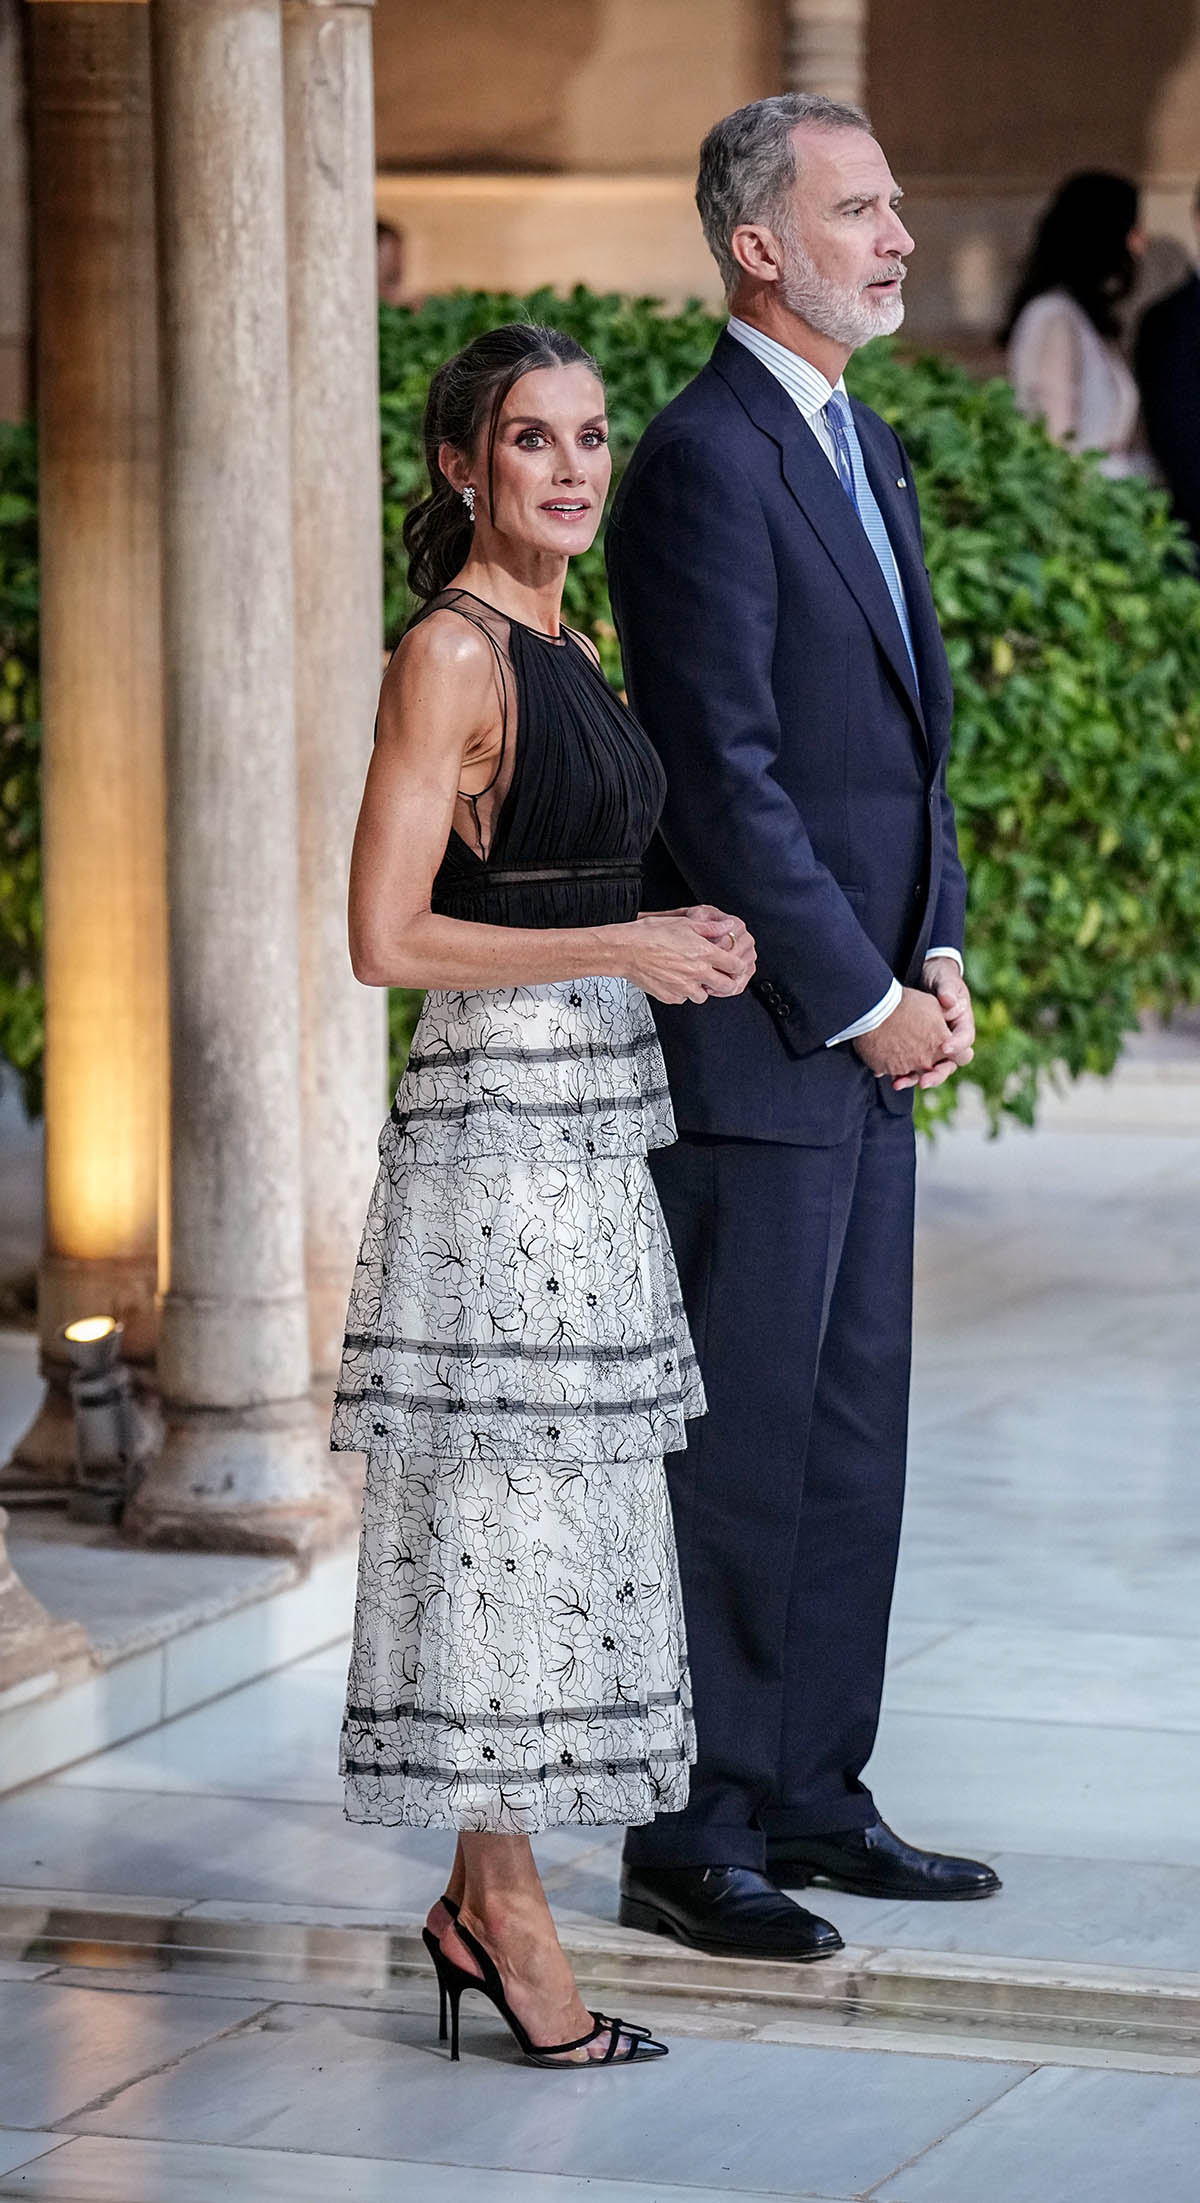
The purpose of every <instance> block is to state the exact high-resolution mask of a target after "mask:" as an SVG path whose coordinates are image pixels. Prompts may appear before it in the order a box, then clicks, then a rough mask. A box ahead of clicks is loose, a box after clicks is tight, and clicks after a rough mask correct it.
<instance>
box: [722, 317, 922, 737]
mask: <svg viewBox="0 0 1200 2203" xmlns="http://www.w3.org/2000/svg"><path fill="white" fill-rule="evenodd" d="M712 364H713V367H714V368H715V369H716V371H717V373H718V374H719V375H720V376H721V378H722V380H723V381H724V382H726V383H728V385H729V387H730V389H731V390H732V391H733V393H734V396H735V397H736V398H737V400H738V402H739V404H740V405H741V406H742V408H743V410H744V411H745V412H746V413H747V414H748V415H749V417H750V419H751V420H752V421H753V422H754V425H755V427H756V428H759V429H761V430H762V432H763V434H764V435H765V436H769V437H771V439H772V441H773V442H774V443H776V444H778V446H779V452H780V459H781V464H782V470H783V478H784V481H785V482H786V483H787V486H788V488H789V490H790V491H791V493H792V496H793V497H794V498H795V500H796V503H797V504H798V505H799V507H800V510H801V511H802V513H803V514H804V516H805V519H806V520H807V521H808V523H809V526H810V527H811V528H812V529H813V531H814V533H815V534H816V535H817V536H818V537H819V538H820V540H821V542H822V544H823V545H824V547H825V550H826V551H827V552H828V554H829V556H830V558H831V559H832V560H833V562H834V565H835V566H836V567H837V569H838V572H839V573H840V574H841V577H842V580H843V581H844V582H845V584H846V586H847V588H848V589H849V590H850V591H851V593H852V595H853V596H854V597H855V598H856V600H857V602H858V605H859V607H860V609H861V611H862V612H863V614H864V616H865V617H866V619H867V621H868V622H869V624H870V627H871V631H872V633H873V634H874V636H875V640H876V642H877V643H878V645H879V648H880V649H881V650H882V652H883V654H884V657H885V658H886V659H887V662H888V664H889V666H890V667H891V670H892V672H893V674H894V675H895V677H896V681H897V684H898V686H899V687H900V690H901V692H902V694H903V696H904V698H905V701H906V703H907V704H908V707H909V710H910V711H911V713H912V716H913V719H914V720H915V722H916V726H917V729H918V732H919V733H920V734H921V736H922V737H924V735H925V717H924V713H923V711H922V709H921V699H920V697H919V695H918V693H917V684H916V680H915V677H914V675H913V669H912V664H911V661H910V659H909V655H908V651H907V649H906V647H905V642H904V636H903V633H902V632H901V627H900V622H899V619H898V618H897V616H896V607H895V605H894V604H893V603H892V598H891V592H890V590H889V588H888V585H887V583H886V581H885V580H884V578H883V574H882V572H881V571H880V566H879V561H878V559H877V558H876V556H875V553H874V551H873V550H872V549H871V546H870V544H869V543H868V541H867V538H866V533H865V531H864V529H863V525H862V522H861V520H860V519H859V517H858V514H857V513H856V512H855V510H854V507H853V506H852V505H851V503H850V500H849V498H848V497H847V495H846V492H845V490H844V489H843V488H842V485H841V483H840V482H839V480H838V477H837V475H836V474H835V473H834V470H833V468H832V467H831V466H830V464H829V461H828V459H827V458H826V457H825V454H824V452H823V451H822V450H821V447H820V445H819V444H818V442H817V440H816V437H815V436H814V435H813V433H812V430H811V429H810V428H809V426H808V423H807V422H806V421H805V420H804V419H803V417H802V416H801V414H800V413H799V412H798V410H797V408H796V406H795V405H794V404H793V402H792V400H791V398H790V397H789V396H788V394H787V392H786V390H784V389H783V388H782V386H781V385H780V384H779V383H777V382H776V380H775V377H774V376H773V375H772V374H771V373H770V371H769V369H767V368H765V367H764V366H763V364H762V361H761V360H757V359H755V357H754V354H753V353H752V352H748V351H747V350H746V347H745V345H744V344H739V343H738V341H737V339H736V337H731V336H728V335H726V334H722V335H721V336H720V337H719V338H718V340H717V345H716V350H715V351H714V353H713V358H712ZM860 441H861V435H860ZM864 456H865V450H864ZM868 471H870V470H868ZM870 478H871V486H872V488H873V489H874V490H875V494H876V497H877V499H878V498H879V491H878V488H877V487H876V482H875V478H874V475H871V477H870ZM894 495H895V492H894V490H893V497H894ZM879 503H880V510H881V511H882V512H883V515H884V519H885V520H886V521H887V523H888V526H889V529H890V526H891V519H892V514H891V511H890V510H889V508H888V507H887V506H886V505H885V504H884V503H883V501H882V499H880V500H879ZM897 564H900V560H899V556H898V557H897ZM901 574H902V576H904V568H903V566H902V565H901ZM921 580H922V584H923V585H924V581H925V576H924V569H923V567H922V574H921ZM907 588H908V583H907V578H906V577H905V589H906V591H907ZM919 662H920V661H919V660H918V663H919Z"/></svg>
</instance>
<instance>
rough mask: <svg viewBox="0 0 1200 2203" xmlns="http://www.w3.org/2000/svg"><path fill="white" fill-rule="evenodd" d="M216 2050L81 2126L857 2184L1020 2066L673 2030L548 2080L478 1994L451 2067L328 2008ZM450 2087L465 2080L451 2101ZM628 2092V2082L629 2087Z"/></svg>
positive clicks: (405, 2022)
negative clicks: (661, 2042)
mask: <svg viewBox="0 0 1200 2203" xmlns="http://www.w3.org/2000/svg"><path fill="white" fill-rule="evenodd" d="M295 2017H296V2015H295V2014H294V2013H289V2015H287V2019H288V2023H287V2024H286V2026H280V2027H278V2028H276V2029H273V2030H264V2031H257V2032H255V2033H254V2034H253V2035H247V2036H243V2037H241V2038H239V2039H238V2040H237V2041H236V2042H233V2043H225V2044H222V2043H214V2044H213V2045H211V2046H210V2047H209V2048H208V2049H203V2050H200V2051H198V2052H196V2054H195V2055H194V2056H192V2057H189V2058H187V2059H185V2060H184V2061H183V2062H182V2064H179V2065H176V2066H174V2067H173V2068H172V2069H171V2070H170V2071H168V2072H165V2073H162V2074H158V2075H154V2076H151V2077H150V2078H149V2079H148V2080H146V2081H143V2082H140V2083H138V2084H136V2085H135V2086H133V2087H131V2088H128V2089H126V2090H124V2091H123V2093H122V2094H121V2095H120V2096H119V2097H117V2098H116V2099H114V2101H112V2102H111V2103H109V2104H107V2105H106V2106H105V2107H104V2108H103V2109H102V2110H100V2111H97V2112H94V2113H91V2114H86V2115H85V2116H84V2117H83V2119H82V2120H76V2121H75V2122H74V2124H75V2125H76V2126H78V2127H82V2128H83V2129H84V2130H85V2131H88V2132H92V2133H110V2134H112V2133H121V2134H134V2135H142V2136H145V2137H152V2136H157V2137H158V2138H160V2139H168V2138H169V2139H178V2140H187V2141H205V2142H225V2143H236V2142H238V2141H246V2140H250V2139H253V2140H254V2142H255V2143H256V2144H261V2145H265V2146H269V2145H273V2144H274V2145H279V2144H286V2145H287V2146H289V2147H291V2148H295V2149H301V2150H320V2151H325V2152H329V2153H332V2154H334V2155H350V2156H359V2155H362V2156H366V2157H388V2156H398V2157H405V2158H417V2159H418V2160H419V2159H423V2158H430V2159H433V2160H436V2161H441V2162H445V2161H447V2160H450V2161H452V2162H454V2163H456V2164H461V2165H476V2166H479V2167H484V2166H495V2167H498V2168H499V2169H500V2170H503V2171H529V2172H540V2173H557V2174H561V2175H571V2176H573V2177H577V2178H582V2177H585V2176H588V2177H591V2178H594V2179H603V2180H625V2181H634V2182H636V2181H639V2180H640V2181H642V2182H643V2183H653V2182H655V2181H659V2182H662V2183H664V2184H665V2185H670V2184H672V2183H674V2184H677V2185H679V2186H681V2187H687V2186H688V2185H689V2184H690V2185H693V2186H695V2185H699V2186H702V2187H703V2186H710V2187H712V2186H716V2187H718V2188H719V2187H721V2186H722V2185H725V2186H729V2187H733V2188H734V2189H735V2190H736V2189H738V2188H742V2189H747V2188H748V2189H750V2190H752V2191H753V2190H754V2189H755V2188H765V2189H767V2190H768V2191H769V2190H771V2189H775V2190H778V2191H781V2192H782V2193H784V2194H790V2195H796V2194H801V2195H803V2194H812V2195H817V2196H820V2195H826V2196H844V2195H847V2194H848V2195H852V2196H853V2195H857V2194H858V2193H859V2192H860V2191H861V2190H862V2189H864V2188H867V2187H870V2186H871V2185H872V2184H873V2183H874V2182H876V2181H879V2180H881V2179H882V2178H884V2177H885V2175H886V2174H887V2173H889V2172H891V2171H893V2170H894V2169H895V2168H896V2167H897V2166H898V2165H900V2164H903V2163H904V2162H905V2161H906V2160H907V2159H909V2158H911V2157H912V2156H914V2155H915V2154H916V2152H917V2151H918V2150H920V2149H921V2148H924V2147H927V2146H928V2145H929V2144H930V2143H931V2142H932V2141H933V2140H934V2139H936V2138H937V2137H938V2136H940V2135H942V2134H944V2133H946V2132H947V2131H948V2130H949V2129H951V2128H953V2127H954V2126H955V2125H957V2124H958V2123H959V2122H960V2121H961V2120H963V2119H966V2118H970V2117H972V2116H973V2115H974V2113H975V2112H976V2111H978V2110H980V2109H982V2107H983V2106H984V2105H985V2104H988V2103H992V2102H994V2101H995V2100H996V2099H997V2098H998V2097H999V2096H1000V2095H1002V2094H1003V2093H1004V2092H1005V2090H1006V2089H1007V2088H1009V2087H1010V2086H1012V2084H1013V2082H1014V2080H1017V2079H1019V2078H1020V2077H1021V2074H1022V2072H1023V2071H1024V2068H1022V2067H1020V2066H1005V2065H994V2064H988V2065H984V2064H968V2063H967V2062H966V2061H965V2060H955V2059H937V2058H907V2057H898V2056H895V2055H889V2054H881V2055H879V2056H873V2055H871V2054H870V2053H861V2054H858V2053H856V2054H855V2057H854V2065H853V2069H852V2085H850V2080H849V2077H848V2076H847V2074H846V2067H845V2062H844V2057H843V2055H842V2054H841V2053H839V2052H837V2051H832V2050H810V2049H805V2050H795V2049H791V2048H785V2047H782V2046H779V2045H775V2044H746V2043H729V2042H713V2041H684V2040H677V2041H676V2043H675V2044H674V2046H673V2048H672V2051H671V2055H670V2057H669V2058H667V2059H666V2060H664V2061H663V2062H662V2063H661V2064H658V2065H654V2066H647V2067H646V2068H645V2070H644V2071H641V2072H638V2071H626V2072H618V2073H616V2074H613V2073H611V2072H609V2073H603V2072H600V2071H595V2072H591V2073H582V2074H578V2075H576V2074H563V2073H539V2072H536V2071H533V2070H531V2069H530V2068H528V2067H526V2066H523V2065H520V2064H517V2063H516V2062H514V2058H513V2055H512V2054H511V2045H510V2044H509V2043H508V2040H507V2037H506V2036H504V2035H503V2034H502V2033H501V2031H500V2029H499V2025H498V2023H497V2022H496V2021H495V2020H494V2018H493V2017H492V2016H491V2015H488V2014H487V2013H486V2012H485V2011H484V2009H483V2007H482V2006H480V2005H478V2002H477V2008H476V2011H475V2012H474V2013H470V2014H469V2015H468V2018H467V2022H466V2033H465V2036H464V2042H465V2049H466V2052H467V2055H466V2056H465V2057H464V2060H463V2063H462V2065H461V2066H460V2067H459V2069H458V2071H457V2072H456V2073H455V2074H453V2075H452V2076H448V2072H447V2061H446V2057H445V2053H444V2051H443V2050H441V2049H440V2048H439V2046H438V2045H437V2044H436V2042H435V2041H434V2040H433V2032H432V2027H431V2024H430V2021H429V2020H428V2019H426V2018H423V2017H420V2016H417V2015H408V2014H404V2015H395V2014H378V2013H361V2012H360V2013H344V2012H343V2013H339V2014H336V2015H331V2014H329V2013H324V2014H322V2015H320V2017H319V2018H317V2019H315V2020H314V2021H313V2023H312V2024H310V2025H299V2026H295V2025H293V2024H292V2021H293V2019H294V2018H295ZM448 2081H452V2084H453V2096H452V2098H451V2097H450V2095H449V2091H448ZM618 2089H620V2090H621V2091H622V2093H620V2094H618V2093H617V2090H618Z"/></svg>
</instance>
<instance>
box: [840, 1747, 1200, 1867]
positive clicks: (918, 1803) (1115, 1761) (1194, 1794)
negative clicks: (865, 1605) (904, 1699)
mask: <svg viewBox="0 0 1200 2203" xmlns="http://www.w3.org/2000/svg"><path fill="white" fill-rule="evenodd" d="M867 1780H868V1781H869V1782H870V1785H871V1788H872V1790H873V1792H874V1794H875V1796H876V1798H877V1799H878V1800H879V1803H880V1805H881V1807H882V1809H883V1811H884V1814H885V1817H886V1818H887V1819H888V1820H889V1821H890V1822H891V1823H892V1824H893V1826H895V1827H897V1828H899V1829H902V1830H903V1831H904V1833H905V1834H906V1835H907V1836H908V1838H909V1839H910V1841H912V1842H914V1843H928V1844H931V1845H934V1846H936V1847H937V1848H940V1849H942V1850H954V1851H967V1852H969V1853H971V1854H973V1855H974V1854H977V1853H983V1854H987V1855H990V1854H991V1853H992V1852H995V1851H1032V1852H1039V1853H1042V1854H1049V1855H1051V1856H1054V1857H1058V1858H1061V1859H1071V1858H1082V1859H1129V1860H1131V1861H1132V1860H1141V1861H1143V1862H1144V1863H1147V1864H1152V1865H1172V1866H1200V1812H1198V1811H1197V1801H1198V1800H1200V1736H1195V1735H1176V1734H1164V1733H1163V1732H1161V1731H1156V1730H1149V1731H1140V1730H1133V1729H1109V1728H1087V1727H1084V1726H1083V1725H1082V1724H1075V1725H1073V1724H1067V1723H1050V1722H1036V1721H999V1720H989V1721H976V1720H972V1719H971V1718H970V1717H969V1716H963V1717H961V1718H958V1717H954V1716H949V1715H944V1714H942V1715H939V1714H915V1713H914V1714H909V1713H892V1714H891V1715H889V1717H888V1718H887V1719H886V1720H885V1721H884V1722H883V1724H882V1727H881V1730H880V1737H879V1743H878V1745H877V1746H876V1749H875V1753H874V1756H873V1758H872V1760H871V1763H870V1766H869V1768H868V1769H867Z"/></svg>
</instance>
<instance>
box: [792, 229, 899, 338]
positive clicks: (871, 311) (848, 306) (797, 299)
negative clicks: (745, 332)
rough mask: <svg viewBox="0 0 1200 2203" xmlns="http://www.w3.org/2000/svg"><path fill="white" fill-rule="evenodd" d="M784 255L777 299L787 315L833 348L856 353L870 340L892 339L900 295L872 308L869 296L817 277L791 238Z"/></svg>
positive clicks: (802, 251)
mask: <svg viewBox="0 0 1200 2203" xmlns="http://www.w3.org/2000/svg"><path fill="white" fill-rule="evenodd" d="M786 255H787V256H786V259H785V261H784V267H783V274H782V275H781V277H780V279H779V296H780V298H781V299H782V301H783V303H784V305H785V306H786V307H787V309H788V311H789V313H793V314H796V315H798V316H799V318H800V320H801V321H806V322H807V323H808V326H809V328H810V329H815V330H816V332H817V335H818V336H821V337H828V338H829V340H830V342H831V343H832V344H848V345H849V346H850V347H851V349H852V350H854V351H857V349H858V347H859V345H860V344H869V343H870V341H871V338H872V337H890V336H894V335H895V333H896V331H897V329H898V328H899V327H900V324H901V322H902V321H903V319H904V294H903V292H897V294H896V296H895V298H889V299H888V300H886V302H876V303H875V304H874V305H872V304H871V300H870V295H869V293H867V292H864V291H860V290H853V291H852V290H848V289H847V288H846V287H845V285H843V284H841V283H834V282H832V281H831V280H830V278H829V277H828V276H824V275H819V274H818V273H817V270H816V268H815V267H814V266H813V263H812V261H811V260H810V259H809V257H808V254H807V253H806V252H805V250H804V248H803V246H802V245H799V244H797V243H796V241H795V239H794V238H791V239H788V240H787V243H786Z"/></svg>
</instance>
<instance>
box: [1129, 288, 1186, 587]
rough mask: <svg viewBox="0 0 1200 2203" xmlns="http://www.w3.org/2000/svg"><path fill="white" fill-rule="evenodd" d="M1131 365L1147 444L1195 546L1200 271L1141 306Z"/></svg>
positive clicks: (1177, 514) (1177, 512)
mask: <svg viewBox="0 0 1200 2203" xmlns="http://www.w3.org/2000/svg"><path fill="white" fill-rule="evenodd" d="M1136 365H1137V377H1138V382H1139V383H1140V385H1141V391H1142V411H1143V414H1144V415H1145V421H1146V433H1147V435H1148V436H1149V438H1150V447H1151V450H1152V451H1153V453H1154V456H1155V458H1156V459H1157V460H1158V463H1159V465H1160V467H1161V468H1162V470H1163V473H1164V474H1165V475H1166V478H1167V483H1168V487H1169V488H1170V491H1171V501H1172V504H1173V505H1174V508H1175V513H1176V516H1177V518H1178V519H1180V520H1182V522H1183V524H1184V526H1185V528H1187V530H1188V531H1189V533H1190V535H1191V537H1192V540H1193V542H1194V543H1195V544H1196V545H1197V548H1200V275H1193V276H1191V277H1190V278H1189V280H1188V281H1187V282H1186V283H1183V284H1181V285H1180V287H1179V289H1178V290H1177V291H1171V292H1169V293H1168V295H1167V297H1166V298H1160V299H1159V300H1158V303H1157V305H1154V306H1151V307H1148V308H1147V311H1146V312H1145V313H1144V314H1143V316H1142V324H1141V328H1140V329H1139V331H1138V340H1137V358H1136Z"/></svg>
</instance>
